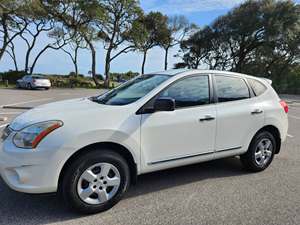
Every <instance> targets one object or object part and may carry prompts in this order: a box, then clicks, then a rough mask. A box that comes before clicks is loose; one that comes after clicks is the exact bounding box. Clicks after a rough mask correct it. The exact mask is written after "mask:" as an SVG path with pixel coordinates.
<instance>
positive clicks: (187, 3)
mask: <svg viewBox="0 0 300 225" xmlns="http://www.w3.org/2000/svg"><path fill="white" fill-rule="evenodd" d="M244 1H245V0H143V1H142V2H141V3H142V7H143V8H144V9H145V10H146V11H160V12H163V13H166V14H184V13H192V12H209V11H214V10H224V9H230V8H232V7H234V6H236V5H238V4H240V3H242V2H244Z"/></svg>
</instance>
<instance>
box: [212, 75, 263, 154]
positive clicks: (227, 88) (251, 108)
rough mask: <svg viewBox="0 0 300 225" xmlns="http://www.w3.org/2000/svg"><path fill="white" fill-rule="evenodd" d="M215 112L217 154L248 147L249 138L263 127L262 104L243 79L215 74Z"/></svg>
mask: <svg viewBox="0 0 300 225" xmlns="http://www.w3.org/2000/svg"><path fill="white" fill-rule="evenodd" d="M214 86H215V94H216V101H217V105H216V110H217V118H218V120H217V132H216V147H215V148H216V151H226V150H238V149H241V148H248V146H247V145H248V143H249V139H250V140H251V138H252V137H253V136H254V134H255V133H256V132H257V131H258V130H259V129H260V128H261V127H263V124H264V111H263V105H262V103H260V102H259V101H257V98H256V97H254V96H253V94H252V90H251V89H250V88H249V86H248V84H247V82H246V79H243V78H241V77H238V76H228V75H214Z"/></svg>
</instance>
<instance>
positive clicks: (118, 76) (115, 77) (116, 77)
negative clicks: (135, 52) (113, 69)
mask: <svg viewBox="0 0 300 225" xmlns="http://www.w3.org/2000/svg"><path fill="white" fill-rule="evenodd" d="M110 75H111V80H112V81H117V82H122V81H127V80H130V79H132V78H134V77H136V76H138V75H139V73H136V72H132V71H128V72H126V73H111V74H110Z"/></svg>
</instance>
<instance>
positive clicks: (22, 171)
mask: <svg viewBox="0 0 300 225" xmlns="http://www.w3.org/2000/svg"><path fill="white" fill-rule="evenodd" d="M11 136H12V135H11ZM55 152H57V151H53V149H35V150H30V149H19V148H17V147H15V146H14V144H13V143H12V141H11V137H8V138H7V140H5V141H4V142H0V175H1V177H2V179H3V180H4V181H5V183H6V184H7V185H8V186H9V187H10V188H11V189H13V190H16V191H19V192H25V193H35V194H38V193H51V192H56V191H57V186H58V178H59V174H60V169H61V168H62V166H61V164H62V163H61V161H60V160H59V159H58V156H57V154H55Z"/></svg>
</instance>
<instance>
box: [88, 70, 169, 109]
mask: <svg viewBox="0 0 300 225" xmlns="http://www.w3.org/2000/svg"><path fill="white" fill-rule="evenodd" d="M169 78H170V76H168V75H159V74H154V75H153V74H151V75H142V76H138V77H137V78H135V79H132V80H130V81H128V82H126V83H125V84H123V85H121V86H120V87H118V88H116V89H113V90H112V91H109V92H107V93H105V94H103V95H100V96H98V97H96V98H94V99H93V101H95V102H98V103H101V104H105V105H127V104H130V103H132V102H135V101H137V100H138V99H140V98H142V97H144V96H145V95H146V94H148V93H149V92H150V91H152V90H153V89H154V88H156V87H157V86H158V85H160V84H161V83H162V82H164V81H165V80H167V79H169Z"/></svg>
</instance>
